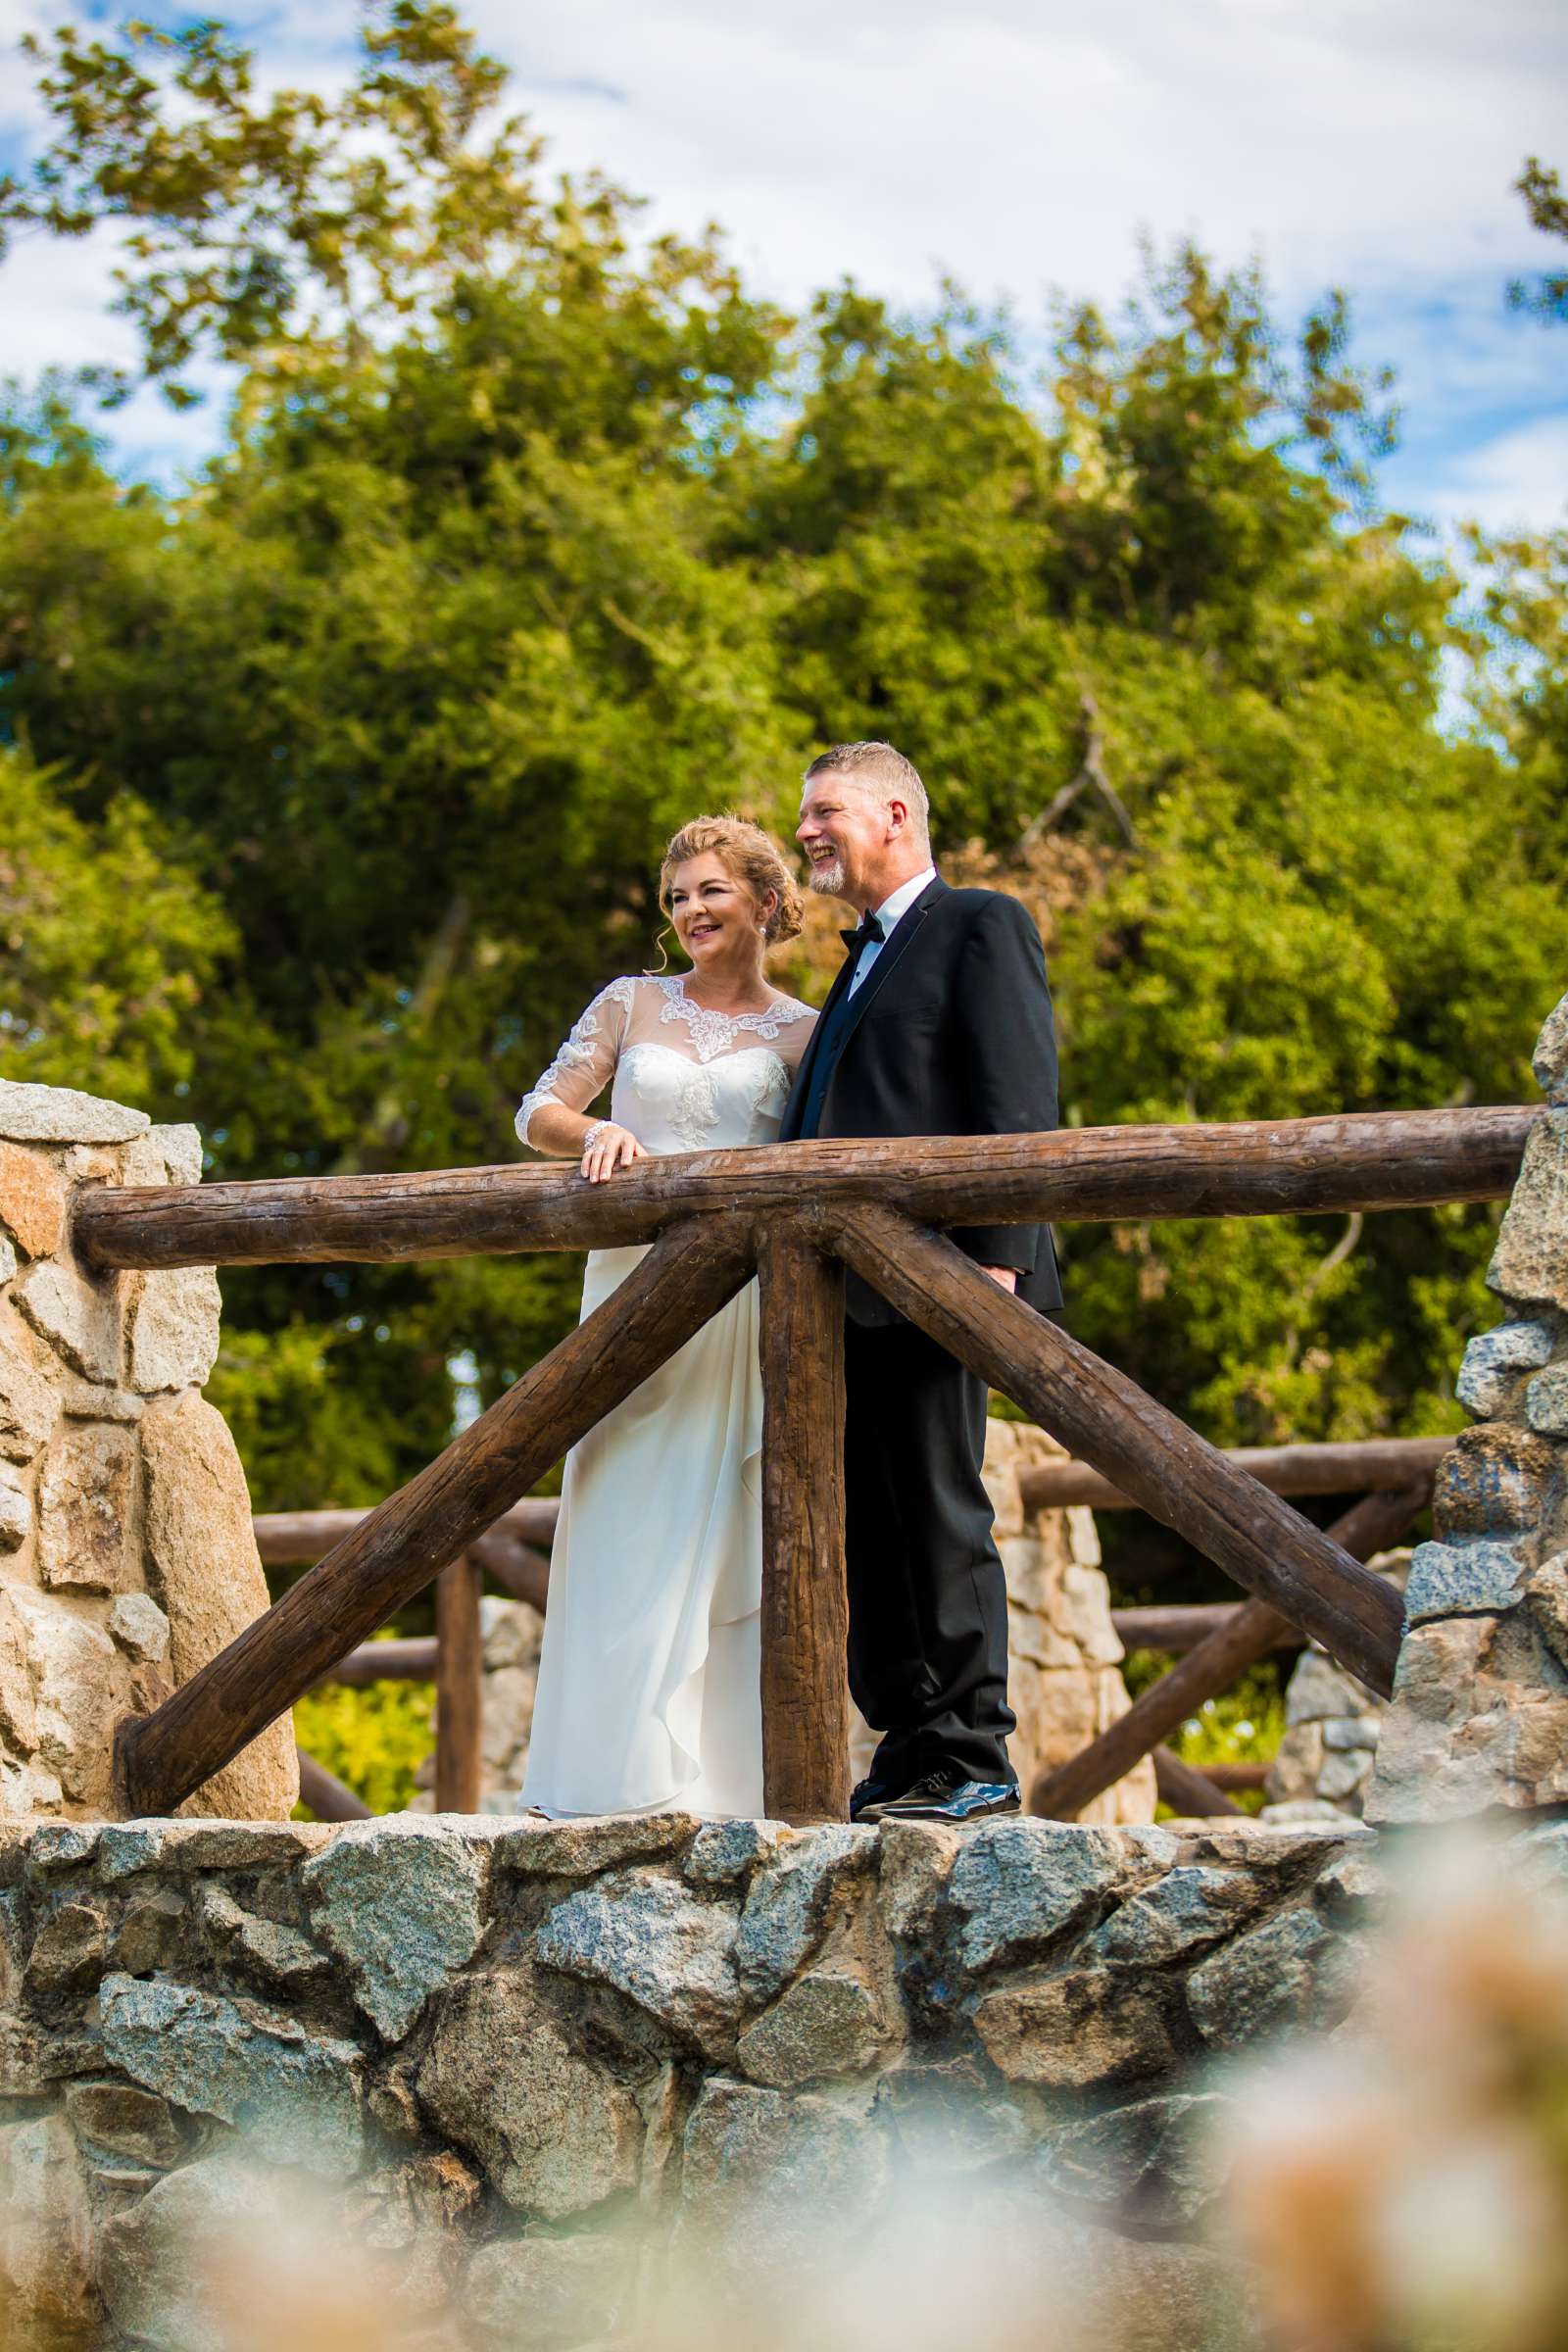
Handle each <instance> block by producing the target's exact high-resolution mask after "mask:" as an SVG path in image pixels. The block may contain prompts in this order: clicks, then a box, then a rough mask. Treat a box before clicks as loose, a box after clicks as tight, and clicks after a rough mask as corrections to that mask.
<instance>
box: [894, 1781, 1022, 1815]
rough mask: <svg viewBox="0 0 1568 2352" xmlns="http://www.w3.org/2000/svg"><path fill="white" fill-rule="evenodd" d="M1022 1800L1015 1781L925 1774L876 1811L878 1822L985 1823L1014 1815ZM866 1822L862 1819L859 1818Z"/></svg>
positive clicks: (1019, 1808)
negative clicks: (1000, 1816) (994, 1815)
mask: <svg viewBox="0 0 1568 2352" xmlns="http://www.w3.org/2000/svg"><path fill="white" fill-rule="evenodd" d="M1021 1806H1022V1799H1021V1798H1020V1796H1019V1794H1018V1784H1017V1782H1016V1781H965V1780H961V1779H960V1778H959V1777H958V1775H957V1774H956V1773H953V1772H928V1773H927V1774H926V1776H925V1778H924V1780H922V1781H916V1782H915V1784H914V1787H913V1788H912V1789H906V1790H905V1792H904V1794H903V1795H902V1796H894V1797H889V1798H887V1799H886V1800H885V1801H884V1802H883V1803H881V1804H879V1805H878V1806H877V1809H876V1814H875V1819H877V1820H878V1821H951V1822H955V1823H957V1824H959V1825H961V1824H962V1823H964V1822H966V1821H984V1820H987V1819H989V1818H990V1816H991V1815H992V1814H995V1813H1016V1812H1018V1811H1020V1810H1021ZM859 1818H860V1819H862V1820H863V1819H865V1818H866V1816H865V1815H863V1814H862V1815H861V1816H859Z"/></svg>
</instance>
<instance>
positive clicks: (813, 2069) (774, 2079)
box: [736, 1969, 898, 2090]
mask: <svg viewBox="0 0 1568 2352" xmlns="http://www.w3.org/2000/svg"><path fill="white" fill-rule="evenodd" d="M897 2040H898V2029H897V2026H896V2025H895V2024H894V2023H893V2022H892V2021H891V2020H890V2019H889V2016H888V2013H887V2009H886V2006H885V2004H884V2003H883V2001H882V2000H881V1999H880V1998H879V1997H878V1995H877V1994H876V1993H875V1992H874V1991H873V1990H872V1989H871V1987H870V1986H869V1985H866V1984H864V1983H862V1981H861V1980H860V1979H859V1978H858V1977H856V1976H852V1975H850V1974H848V1973H847V1972H841V1971H838V1970H835V1969H812V1970H809V1971H808V1973H807V1974H806V1975H805V1976H803V1977H798V1978H797V1979H796V1981H795V1983H794V1984H793V1985H788V1986H787V1987H786V1988H785V1990H784V1991H783V1992H782V1993H781V1994H780V1995H779V1997H778V1999H777V2000H776V2001H775V2002H774V2003H773V2005H772V2007H771V2008H770V2009H765V2010H764V2011H763V2012H762V2015H761V2016H760V2018H758V2019H756V2021H755V2022H754V2023H753V2024H751V2025H749V2026H748V2027H747V2028H746V2031H745V2032H744V2033H743V2034H741V2036H740V2039H739V2041H738V2043H737V2045H736V2059H737V2062H738V2064H739V2066H740V2068H741V2071H742V2073H743V2074H745V2075H748V2076H749V2077H750V2078H751V2080H752V2081H753V2082H762V2083H766V2084H768V2085H769V2086H770V2087H771V2088H773V2089H775V2090H793V2089H795V2088H797V2087H799V2085H801V2084H802V2083H806V2082H824V2081H827V2080H829V2079H842V2078H844V2077H850V2076H855V2075H860V2074H863V2073H865V2071H866V2070H867V2068H869V2067H872V2066H876V2065H878V2064H880V2063H881V2062H882V2061H883V2060H884V2059H886V2057H887V2055H888V2053H889V2051H890V2050H891V2049H892V2048H893V2046H894V2044H895V2043H896V2041H897Z"/></svg>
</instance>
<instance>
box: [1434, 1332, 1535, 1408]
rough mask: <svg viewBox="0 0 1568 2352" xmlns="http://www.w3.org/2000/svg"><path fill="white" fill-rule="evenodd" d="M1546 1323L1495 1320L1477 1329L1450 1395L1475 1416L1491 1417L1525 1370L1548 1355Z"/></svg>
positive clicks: (1511, 1392)
mask: <svg viewBox="0 0 1568 2352" xmlns="http://www.w3.org/2000/svg"><path fill="white" fill-rule="evenodd" d="M1551 1349H1552V1338H1551V1330H1550V1327H1549V1326H1548V1325H1547V1324H1545V1323H1539V1322H1514V1323H1499V1324H1497V1326H1496V1327H1495V1330H1492V1331H1483V1332H1478V1333H1477V1334H1476V1337H1475V1338H1474V1339H1473V1340H1472V1341H1471V1342H1470V1344H1469V1346H1468V1347H1467V1348H1465V1351H1464V1361H1463V1362H1462V1363H1461V1364H1460V1366H1459V1377H1458V1379H1457V1380H1456V1381H1455V1382H1454V1395H1455V1396H1456V1397H1458V1399H1459V1402H1460V1403H1461V1404H1462V1405H1463V1406H1464V1408H1465V1410H1466V1412H1468V1413H1473V1414H1474V1415H1475V1417H1476V1418H1477V1420H1479V1421H1488V1420H1491V1418H1492V1417H1493V1415H1494V1414H1495V1413H1498V1412H1501V1411H1502V1409H1503V1408H1504V1406H1505V1405H1506V1404H1507V1403H1508V1402H1509V1400H1510V1398H1511V1397H1512V1396H1513V1394H1514V1391H1515V1390H1516V1388H1517V1387H1518V1385H1519V1382H1520V1379H1521V1377H1522V1375H1523V1374H1524V1373H1526V1372H1538V1371H1539V1370H1540V1369H1541V1367H1542V1365H1543V1364H1544V1363H1548V1362H1549V1361H1550V1359H1551Z"/></svg>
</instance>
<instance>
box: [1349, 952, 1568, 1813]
mask: <svg viewBox="0 0 1568 2352" xmlns="http://www.w3.org/2000/svg"><path fill="white" fill-rule="evenodd" d="M1535 1071H1536V1076H1537V1078H1538V1080H1539V1081H1540V1084H1541V1086H1542V1088H1543V1091H1544V1094H1545V1097H1546V1102H1547V1109H1546V1112H1545V1115H1544V1118H1543V1119H1542V1120H1541V1121H1540V1123H1539V1124H1538V1125H1537V1127H1536V1128H1535V1129H1534V1131H1533V1132H1532V1134H1531V1137H1530V1141H1529V1144H1528V1145H1527V1147H1526V1150H1525V1157H1524V1165H1523V1168H1522V1169H1521V1171H1520V1176H1519V1182H1518V1185H1517V1186H1516V1188H1515V1190H1514V1195H1513V1199H1512V1201H1510V1202H1509V1205H1508V1209H1507V1212H1506V1214H1505V1215H1504V1217H1503V1220H1502V1226H1501V1230H1500V1232H1499V1234H1498V1237H1497V1248H1496V1251H1495V1255H1494V1258H1493V1261H1492V1265H1491V1268H1490V1270H1489V1272H1488V1275H1487V1280H1488V1283H1489V1284H1490V1285H1491V1287H1492V1289H1493V1290H1494V1291H1495V1292H1496V1293H1497V1295H1498V1297H1499V1298H1500V1299H1501V1301H1502V1306H1503V1317H1504V1319H1503V1321H1502V1322H1501V1323H1500V1324H1498V1325H1497V1326H1496V1327H1495V1329H1494V1330H1492V1331H1489V1332H1486V1333H1483V1334H1482V1335H1481V1336H1480V1337H1479V1338H1477V1339H1474V1340H1472V1341H1471V1343H1470V1345H1469V1347H1468V1348H1466V1350H1465V1356H1464V1362H1463V1365H1462V1367H1461V1370H1460V1373H1459V1379H1458V1384H1457V1387H1458V1397H1459V1401H1460V1402H1461V1403H1462V1404H1463V1405H1464V1407H1465V1409H1466V1410H1467V1411H1468V1412H1470V1413H1471V1414H1473V1415H1474V1416H1475V1419H1476V1422H1477V1426H1476V1427H1475V1428H1473V1429H1470V1430H1467V1431H1466V1432H1465V1434H1464V1435H1463V1437H1461V1438H1460V1439H1459V1440H1458V1441H1457V1443H1456V1444H1455V1446H1454V1447H1453V1450H1452V1452H1451V1453H1449V1454H1448V1455H1447V1457H1446V1460H1445V1462H1444V1464H1443V1468H1442V1472H1441V1474H1440V1476H1439V1480H1438V1487H1437V1493H1436V1495H1435V1496H1434V1498H1433V1524H1434V1527H1435V1529H1436V1535H1435V1539H1434V1541H1433V1542H1432V1543H1430V1544H1418V1545H1417V1547H1416V1550H1415V1553H1414V1555H1413V1557H1412V1559H1411V1562H1410V1574H1409V1580H1408V1583H1407V1585H1406V1589H1405V1632H1404V1639H1403V1642H1402V1643H1401V1645H1400V1649H1399V1662H1398V1668H1397V1676H1396V1681H1395V1691H1394V1700H1393V1704H1392V1706H1391V1707H1390V1710H1389V1714H1388V1718H1387V1721H1386V1722H1385V1725H1384V1729H1383V1737H1382V1740H1381V1743H1380V1746H1379V1750H1378V1765H1377V1771H1376V1774H1375V1776H1374V1779H1373V1784H1372V1789H1371V1793H1370V1795H1369V1798H1368V1802H1367V1808H1366V1810H1367V1818H1368V1819H1369V1820H1376V1821H1383V1822H1403V1821H1416V1820H1432V1819H1436V1818H1441V1817H1444V1816H1454V1815H1464V1814H1473V1813H1482V1812H1486V1811H1489V1810H1491V1809H1493V1808H1495V1807H1530V1806H1537V1805H1555V1804H1562V1803H1564V1802H1568V997H1565V998H1564V999H1563V1000H1562V1002H1561V1004H1559V1005H1557V1007H1556V1009H1555V1011H1553V1012H1552V1013H1551V1015H1550V1016H1549V1018H1548V1019H1547V1022H1546V1025H1545V1027H1544V1030H1543V1031H1542V1033H1541V1040H1540V1043H1539V1045H1538V1047H1537V1049H1536V1055H1535Z"/></svg>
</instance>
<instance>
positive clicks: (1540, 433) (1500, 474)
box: [1432, 415, 1568, 534]
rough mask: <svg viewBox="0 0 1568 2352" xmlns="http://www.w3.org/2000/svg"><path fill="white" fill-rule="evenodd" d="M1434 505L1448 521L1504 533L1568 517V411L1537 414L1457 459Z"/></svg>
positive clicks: (1438, 488) (1437, 491)
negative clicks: (1471, 522) (1467, 522)
mask: <svg viewBox="0 0 1568 2352" xmlns="http://www.w3.org/2000/svg"><path fill="white" fill-rule="evenodd" d="M1432 505H1433V511H1434V513H1435V514H1436V515H1437V516H1438V517H1439V519H1440V520H1442V521H1447V522H1457V521H1459V520H1461V519H1465V518H1468V519H1471V520H1474V521H1476V522H1479V523H1482V524H1483V525H1484V526H1485V527H1486V529H1487V530H1489V531H1492V532H1495V533H1499V534H1502V533H1507V532H1509V531H1539V530H1540V529H1541V528H1542V527H1543V525H1544V524H1546V523H1558V524H1560V523H1561V522H1563V521H1564V520H1565V519H1568V415H1563V416H1556V417H1532V418H1531V419H1530V421H1529V422H1528V423H1526V424H1521V425H1517V426H1515V427H1514V428H1513V429H1512V430H1511V431H1509V432H1505V433H1499V434H1498V435H1497V437H1496V438H1495V440H1492V441H1489V442H1487V443H1485V444H1484V445H1483V446H1482V447H1481V448H1479V449H1476V450H1474V451H1472V452H1470V453H1469V454H1468V455H1466V456H1464V457H1461V458H1459V459H1457V460H1455V461H1454V462H1453V463H1452V464H1451V465H1450V466H1448V467H1447V468H1446V474H1445V478H1443V479H1442V480H1441V481H1440V482H1439V483H1438V484H1437V485H1436V487H1435V492H1434V496H1433V500H1432Z"/></svg>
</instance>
